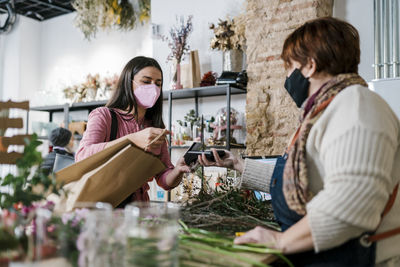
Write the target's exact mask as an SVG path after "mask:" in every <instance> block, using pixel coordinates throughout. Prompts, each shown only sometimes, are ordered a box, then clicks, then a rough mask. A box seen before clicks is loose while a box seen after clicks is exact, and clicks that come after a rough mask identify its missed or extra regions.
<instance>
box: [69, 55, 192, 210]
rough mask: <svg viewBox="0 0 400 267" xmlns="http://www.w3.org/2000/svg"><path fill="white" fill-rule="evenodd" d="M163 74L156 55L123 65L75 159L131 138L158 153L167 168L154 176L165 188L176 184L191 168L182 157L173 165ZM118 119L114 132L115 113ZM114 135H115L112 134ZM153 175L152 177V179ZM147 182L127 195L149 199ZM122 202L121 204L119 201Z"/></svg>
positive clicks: (92, 116)
mask: <svg viewBox="0 0 400 267" xmlns="http://www.w3.org/2000/svg"><path fill="white" fill-rule="evenodd" d="M162 84H163V75H162V70H161V67H160V65H159V64H158V62H157V61H156V60H154V59H153V58H148V57H142V56H139V57H135V58H133V59H132V60H130V61H129V62H128V63H127V64H126V66H125V67H124V69H123V71H122V73H121V75H120V78H119V81H118V85H117V88H116V90H115V92H114V94H113V96H112V98H111V99H110V100H109V101H108V103H107V105H106V107H100V108H97V109H95V110H93V111H92V112H91V113H90V114H89V119H88V123H87V128H86V131H85V133H84V134H83V138H82V140H81V142H80V144H79V149H78V152H77V153H76V157H75V158H76V161H80V160H83V159H85V158H87V157H89V156H91V155H93V154H95V153H97V152H99V151H101V150H103V149H105V148H107V147H110V146H112V145H114V144H116V143H119V142H122V141H124V140H126V139H129V140H130V141H131V142H132V143H133V144H135V145H136V146H138V147H140V148H143V149H148V150H149V151H150V152H151V153H153V154H154V155H157V156H159V158H160V159H161V161H162V162H163V163H164V164H165V166H166V169H165V170H164V171H162V172H161V173H159V174H158V175H156V176H155V179H156V181H157V183H158V185H159V186H161V187H162V188H163V189H165V190H170V189H172V188H174V187H176V186H177V185H178V184H179V183H180V181H181V179H182V175H183V173H185V172H189V171H190V169H189V167H188V166H186V165H185V163H184V160H183V158H180V159H179V160H178V162H177V164H176V167H174V166H173V165H172V163H171V160H170V157H169V154H168V149H167V143H166V141H165V135H166V134H168V131H166V130H165V126H164V123H163V120H162V103H163V99H162ZM113 116H114V117H115V118H116V121H117V123H116V124H114V125H116V129H114V134H113V133H112V129H111V126H112V117H113ZM112 135H114V136H112ZM150 180H152V177H149V181H150ZM148 190H149V185H148V184H147V183H145V184H143V186H142V187H141V188H140V189H139V190H137V191H136V192H135V193H133V195H132V196H131V197H130V198H129V199H127V200H126V201H125V202H124V203H123V204H122V206H123V205H124V204H125V203H127V202H130V201H134V200H139V201H148V200H149V196H148V194H147V191H148ZM120 206H121V205H120Z"/></svg>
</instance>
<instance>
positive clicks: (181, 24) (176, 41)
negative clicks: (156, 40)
mask: <svg viewBox="0 0 400 267" xmlns="http://www.w3.org/2000/svg"><path fill="white" fill-rule="evenodd" d="M192 18H193V16H189V17H188V19H187V21H186V23H185V20H184V18H183V17H181V18H180V19H179V21H178V18H176V21H177V23H176V25H175V26H173V27H172V28H171V29H170V31H169V34H170V38H168V37H166V36H161V39H162V40H163V41H165V42H168V47H169V48H171V53H170V54H169V55H168V57H167V61H170V60H176V61H177V63H178V64H179V63H180V62H181V61H182V60H183V59H184V56H185V55H186V54H187V53H188V52H189V51H190V47H189V45H188V42H187V39H188V37H189V34H190V33H191V32H192V31H193V24H192Z"/></svg>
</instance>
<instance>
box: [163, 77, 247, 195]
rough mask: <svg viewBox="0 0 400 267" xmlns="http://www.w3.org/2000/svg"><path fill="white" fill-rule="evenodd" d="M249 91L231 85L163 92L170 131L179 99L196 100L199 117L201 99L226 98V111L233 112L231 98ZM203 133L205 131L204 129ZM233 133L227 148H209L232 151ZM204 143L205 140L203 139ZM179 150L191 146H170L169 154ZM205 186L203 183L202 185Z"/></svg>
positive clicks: (196, 110)
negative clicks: (166, 102) (174, 104)
mask: <svg viewBox="0 0 400 267" xmlns="http://www.w3.org/2000/svg"><path fill="white" fill-rule="evenodd" d="M246 93H247V90H246V89H243V88H238V87H235V86H233V85H230V84H224V85H216V86H207V87H197V88H190V89H179V90H170V91H166V92H163V99H164V100H165V98H167V99H168V129H169V130H170V131H171V129H172V101H173V100H177V99H194V100H195V115H196V117H198V116H199V98H203V97H213V96H226V110H227V111H230V110H231V96H232V95H238V94H246ZM230 123H231V113H230V112H227V119H226V129H230V128H231V125H230ZM202 132H203V129H202ZM171 139H172V137H171V135H169V137H168V141H169V144H171V143H172V142H171V141H172V140H171ZM230 141H231V131H229V130H227V131H226V146H209V147H208V148H220V149H227V150H230V149H231V148H232V147H231V143H230ZM202 142H204V140H203V139H202ZM235 147H236V146H235ZM179 148H185V149H187V148H189V146H171V145H170V146H168V150H169V154H170V155H171V152H172V149H179ZM237 148H245V146H238V147H237ZM202 184H203V183H202ZM170 200H171V192H168V201H170Z"/></svg>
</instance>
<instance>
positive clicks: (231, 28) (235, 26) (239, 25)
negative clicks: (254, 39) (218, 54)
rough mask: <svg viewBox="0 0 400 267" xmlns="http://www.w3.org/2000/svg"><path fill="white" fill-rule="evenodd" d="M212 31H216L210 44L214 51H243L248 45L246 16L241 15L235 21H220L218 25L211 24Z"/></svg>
mask: <svg viewBox="0 0 400 267" xmlns="http://www.w3.org/2000/svg"><path fill="white" fill-rule="evenodd" d="M210 29H211V30H213V31H214V37H213V38H212V39H211V44H210V47H211V48H212V49H217V50H222V51H227V50H235V49H236V50H243V48H244V46H245V43H246V38H245V17H244V15H239V16H237V17H235V18H234V19H229V18H227V19H226V20H221V19H220V20H219V22H218V24H217V25H215V24H214V23H212V24H210Z"/></svg>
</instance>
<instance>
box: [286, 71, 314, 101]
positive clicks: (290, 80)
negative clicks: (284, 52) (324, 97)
mask: <svg viewBox="0 0 400 267" xmlns="http://www.w3.org/2000/svg"><path fill="white" fill-rule="evenodd" d="M284 86H285V89H286V91H288V93H289V95H290V96H291V97H292V99H293V101H294V102H295V103H296V105H297V107H301V105H302V104H303V102H304V100H306V99H307V97H308V88H309V87H310V82H309V81H308V78H306V77H304V75H303V74H302V73H301V71H300V70H299V69H295V70H294V71H293V72H292V74H290V76H289V77H286V81H285V85H284Z"/></svg>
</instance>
